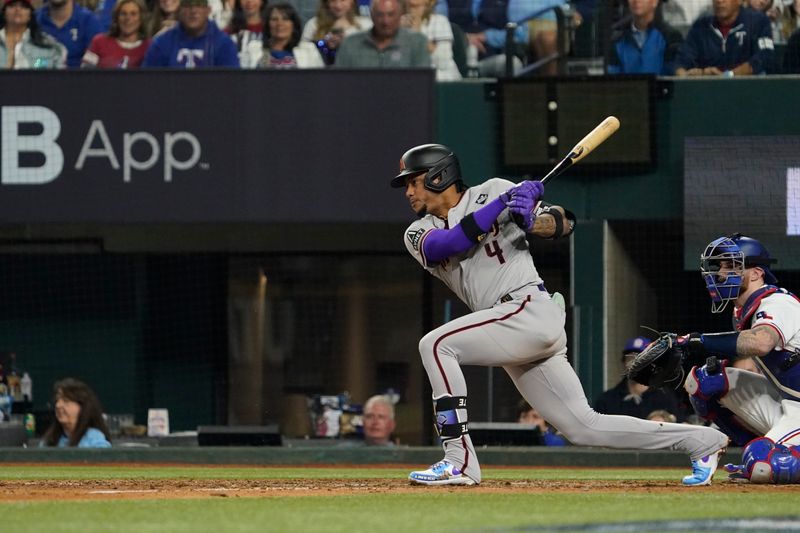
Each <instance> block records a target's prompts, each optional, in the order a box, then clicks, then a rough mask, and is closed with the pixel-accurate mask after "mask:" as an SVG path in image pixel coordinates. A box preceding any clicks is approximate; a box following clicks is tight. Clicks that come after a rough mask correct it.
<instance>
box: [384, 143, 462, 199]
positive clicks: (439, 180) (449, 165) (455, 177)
mask: <svg viewBox="0 0 800 533" xmlns="http://www.w3.org/2000/svg"><path fill="white" fill-rule="evenodd" d="M422 173H426V174H425V188H426V189H428V190H431V191H433V192H442V191H444V190H445V189H447V188H448V187H449V186H450V185H452V184H454V183H457V182H459V181H461V166H460V165H459V164H458V158H457V157H456V155H455V154H454V153H453V151H452V150H450V148H448V147H447V146H445V145H443V144H421V145H419V146H415V147H414V148H412V149H411V150H409V151H407V152H406V153H404V154H403V157H401V158H400V174H398V175H397V176H395V177H394V179H392V182H391V183H392V187H394V188H396V189H398V188H400V187H404V186H405V184H406V178H407V177H408V176H415V175H418V174H422Z"/></svg>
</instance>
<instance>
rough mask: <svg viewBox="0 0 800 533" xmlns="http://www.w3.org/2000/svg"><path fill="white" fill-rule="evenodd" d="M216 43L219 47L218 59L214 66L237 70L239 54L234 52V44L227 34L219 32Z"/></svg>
mask: <svg viewBox="0 0 800 533" xmlns="http://www.w3.org/2000/svg"><path fill="white" fill-rule="evenodd" d="M218 43H219V45H220V47H219V50H220V54H219V58H218V59H217V60H216V61H215V66H219V67H235V68H239V66H240V65H239V54H238V53H237V51H236V44H235V43H234V42H233V39H231V38H230V37H229V36H228V34H226V33H222V32H220V34H219V38H218Z"/></svg>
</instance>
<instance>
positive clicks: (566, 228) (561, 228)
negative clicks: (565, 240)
mask: <svg viewBox="0 0 800 533" xmlns="http://www.w3.org/2000/svg"><path fill="white" fill-rule="evenodd" d="M539 215H550V216H551V217H553V221H554V222H555V225H556V229H555V231H554V232H553V235H552V236H551V237H545V238H547V239H551V240H555V239H560V238H562V237H569V236H570V235H572V232H573V231H575V225H576V224H577V223H578V221H577V219H576V218H575V213H573V212H572V211H569V210H568V209H564V214H563V215H562V214H561V211H559V210H558V209H555V206H553V205H551V204H548V203H545V202H542V203H541V204H539V207H537V208H536V216H539Z"/></svg>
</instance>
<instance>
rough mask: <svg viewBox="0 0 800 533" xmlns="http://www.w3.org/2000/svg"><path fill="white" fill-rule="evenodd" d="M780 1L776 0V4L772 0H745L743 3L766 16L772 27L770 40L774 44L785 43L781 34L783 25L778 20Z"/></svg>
mask: <svg viewBox="0 0 800 533" xmlns="http://www.w3.org/2000/svg"><path fill="white" fill-rule="evenodd" d="M781 3H782V2H781V0H778V4H776V3H775V2H774V1H773V0H746V2H745V3H744V5H746V6H747V7H749V8H750V9H752V10H753V11H760V12H761V13H764V14H765V15H766V16H767V18H768V19H769V23H770V26H771V27H772V40H773V42H775V44H779V43H780V44H786V37H784V35H783V27H782V26H783V25H782V23H781V20H780V19H781V7H782V6H781ZM787 7H788V6H787Z"/></svg>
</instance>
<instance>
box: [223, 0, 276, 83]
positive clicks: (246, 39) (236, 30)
mask: <svg viewBox="0 0 800 533" xmlns="http://www.w3.org/2000/svg"><path fill="white" fill-rule="evenodd" d="M265 4H266V2H265V1H264V0H236V3H235V4H234V6H233V17H232V18H231V23H230V25H229V26H228V27H227V28H225V33H227V34H228V35H230V36H231V38H232V39H233V42H234V43H236V49H237V50H238V51H239V63H240V64H241V66H242V68H253V67H255V63H252V62H251V60H250V57H249V55H248V53H247V46H248V45H249V44H250V43H251V42H257V43H259V47H260V45H261V41H262V40H263V37H264V20H265V18H266V17H265V15H264V5H265Z"/></svg>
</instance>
